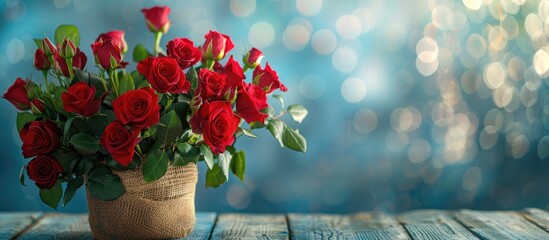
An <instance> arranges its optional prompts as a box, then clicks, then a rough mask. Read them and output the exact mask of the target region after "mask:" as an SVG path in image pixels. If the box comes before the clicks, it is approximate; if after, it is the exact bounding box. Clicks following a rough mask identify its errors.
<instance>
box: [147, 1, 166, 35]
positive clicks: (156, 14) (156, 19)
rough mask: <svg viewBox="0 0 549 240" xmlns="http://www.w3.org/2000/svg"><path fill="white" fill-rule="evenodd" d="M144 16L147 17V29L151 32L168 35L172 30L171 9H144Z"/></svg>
mask: <svg viewBox="0 0 549 240" xmlns="http://www.w3.org/2000/svg"><path fill="white" fill-rule="evenodd" d="M141 12H143V15H145V21H146V22H147V27H148V28H149V30H151V32H162V33H167V32H168V29H169V28H170V20H169V19H168V15H169V14H170V8H169V7H158V6H156V7H152V8H149V9H145V8H144V9H142V10H141Z"/></svg>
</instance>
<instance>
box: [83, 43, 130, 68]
mask: <svg viewBox="0 0 549 240" xmlns="http://www.w3.org/2000/svg"><path fill="white" fill-rule="evenodd" d="M91 47H92V51H93V55H94V56H95V62H96V63H99V64H100V65H101V67H102V68H103V69H105V70H110V69H116V68H125V67H126V65H128V63H127V62H124V61H122V51H121V50H120V48H118V46H117V45H116V44H115V43H114V42H112V41H103V42H101V41H99V42H94V43H93V44H92V45H91ZM111 59H112V60H111Z"/></svg>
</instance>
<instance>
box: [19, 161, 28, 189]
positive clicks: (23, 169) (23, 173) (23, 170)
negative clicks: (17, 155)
mask: <svg viewBox="0 0 549 240" xmlns="http://www.w3.org/2000/svg"><path fill="white" fill-rule="evenodd" d="M27 166H28V164H25V166H23V167H22V168H21V172H19V182H20V183H21V185H23V186H27V185H25V170H27Z"/></svg>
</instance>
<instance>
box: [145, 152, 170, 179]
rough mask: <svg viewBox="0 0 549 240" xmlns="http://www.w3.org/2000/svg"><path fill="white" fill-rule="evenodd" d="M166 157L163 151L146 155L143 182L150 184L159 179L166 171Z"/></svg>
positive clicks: (167, 161)
mask: <svg viewBox="0 0 549 240" xmlns="http://www.w3.org/2000/svg"><path fill="white" fill-rule="evenodd" d="M169 161H170V160H169V159H168V155H167V154H166V151H164V150H160V149H158V150H156V149H155V150H153V151H152V152H149V154H148V155H147V159H146V160H145V165H144V166H143V179H144V180H145V182H152V181H154V180H158V179H160V178H161V177H162V176H164V174H166V171H168V163H169Z"/></svg>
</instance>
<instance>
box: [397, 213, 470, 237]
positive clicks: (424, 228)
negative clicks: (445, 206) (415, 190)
mask: <svg viewBox="0 0 549 240" xmlns="http://www.w3.org/2000/svg"><path fill="white" fill-rule="evenodd" d="M398 221H399V222H400V223H402V225H404V228H406V230H407V231H408V233H409V234H410V236H411V237H412V238H413V239H430V240H443V239H478V238H477V237H475V235H474V234H473V233H471V232H469V231H468V230H467V229H466V228H465V227H463V226H462V225H461V224H460V223H459V222H457V221H455V220H454V219H452V217H451V215H450V214H449V213H448V212H446V211H439V210H416V211H410V212H405V213H402V214H399V215H398Z"/></svg>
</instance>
